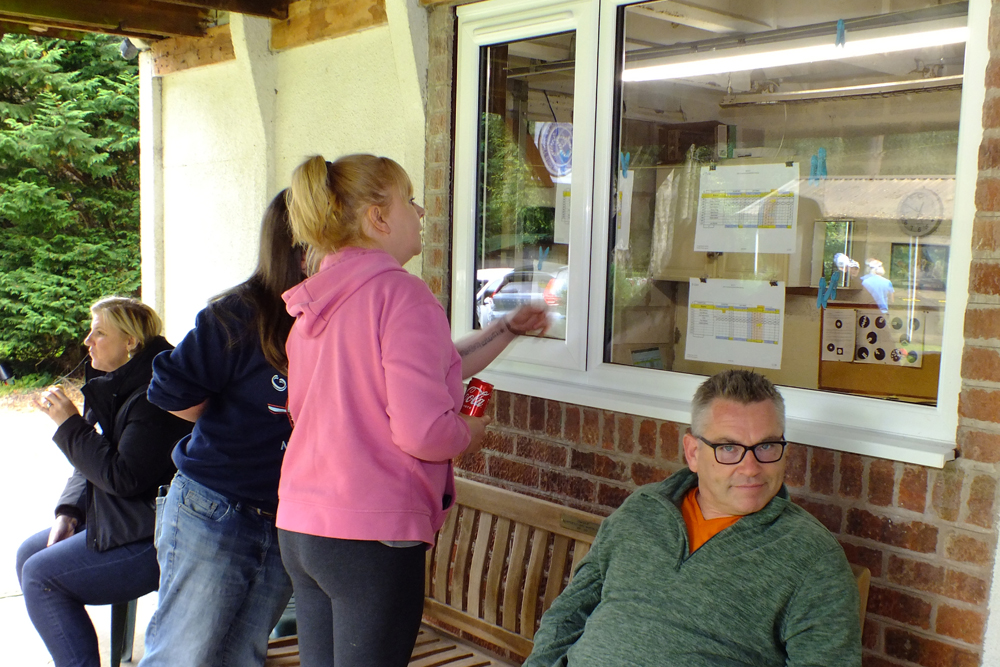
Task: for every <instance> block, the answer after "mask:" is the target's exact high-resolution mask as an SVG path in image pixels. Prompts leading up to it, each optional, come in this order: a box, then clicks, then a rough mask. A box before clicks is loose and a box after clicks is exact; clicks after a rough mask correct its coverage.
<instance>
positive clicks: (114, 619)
mask: <svg viewBox="0 0 1000 667" xmlns="http://www.w3.org/2000/svg"><path fill="white" fill-rule="evenodd" d="M137 603H138V600H129V601H128V602H119V603H117V604H113V605H111V667H119V666H120V665H121V662H122V660H124V661H125V662H131V660H132V644H133V643H134V642H135V608H136V605H137Z"/></svg>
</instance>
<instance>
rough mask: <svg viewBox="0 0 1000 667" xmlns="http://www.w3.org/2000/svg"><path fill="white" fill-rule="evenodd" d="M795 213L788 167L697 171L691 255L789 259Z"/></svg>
mask: <svg viewBox="0 0 1000 667" xmlns="http://www.w3.org/2000/svg"><path fill="white" fill-rule="evenodd" d="M798 210H799V167H798V164H796V163H794V162H793V163H780V164H754V165H734V166H723V165H718V166H710V167H702V168H701V178H700V180H699V185H698V221H697V225H696V227H695V234H694V250H695V252H752V253H773V254H786V255H787V254H791V253H792V252H793V251H794V250H795V221H796V218H797V217H798Z"/></svg>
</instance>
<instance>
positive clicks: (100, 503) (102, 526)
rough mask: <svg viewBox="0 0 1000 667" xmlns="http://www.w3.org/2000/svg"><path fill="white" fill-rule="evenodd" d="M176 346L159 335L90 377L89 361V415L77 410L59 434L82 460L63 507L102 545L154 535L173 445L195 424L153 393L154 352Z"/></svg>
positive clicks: (93, 543)
mask: <svg viewBox="0 0 1000 667" xmlns="http://www.w3.org/2000/svg"><path fill="white" fill-rule="evenodd" d="M169 349H172V346H171V345H170V343H168V342H167V341H166V340H165V339H164V338H163V337H157V338H155V339H153V340H152V341H150V342H149V343H148V344H147V345H146V346H145V347H143V349H142V351H141V352H139V354H137V355H136V356H135V357H133V358H132V359H130V360H129V361H128V363H126V364H125V365H124V366H122V367H121V368H117V369H115V370H114V371H112V372H111V373H107V374H103V375H99V376H97V377H94V378H93V379H89V377H90V375H91V374H92V373H91V372H90V370H91V369H90V368H89V367H88V381H87V383H86V384H85V385H84V386H83V389H82V391H83V397H84V416H83V417H81V416H80V415H74V416H72V417H70V418H69V419H67V420H66V421H65V422H63V423H62V424H61V425H60V426H59V428H58V429H56V433H55V435H54V436H52V440H53V441H55V443H56V445H58V446H59V449H61V450H62V451H63V453H64V454H65V455H66V458H68V459H69V461H70V463H72V464H73V467H74V468H75V471H74V473H73V476H72V477H70V479H69V482H68V483H67V484H66V488H65V489H64V490H63V494H62V496H61V497H60V498H59V505H58V506H57V507H56V514H57V515H58V514H66V515H68V516H72V517H74V518H76V519H77V521H79V522H80V523H81V524H82V523H85V524H86V528H87V546H88V547H89V548H91V549H93V550H95V551H105V550H107V549H111V548H112V547H117V546H121V545H123V544H128V543H129V542H135V541H136V540H141V539H145V538H149V537H151V536H152V535H153V524H154V521H155V506H156V490H157V488H158V487H159V486H160V485H161V484H169V483H170V479H171V477H172V476H173V474H174V464H173V462H172V461H171V460H170V452H171V450H172V449H173V447H174V444H175V443H176V442H177V441H178V440H179V439H180V438H181V437H183V436H184V435H186V434H187V433H189V432H190V431H191V426H192V425H191V423H190V422H187V421H185V420H183V419H180V418H179V417H175V416H173V415H171V414H170V413H168V412H165V411H163V410H161V409H160V408H157V407H155V406H153V405H151V404H150V403H149V402H148V401H147V400H146V388H147V387H148V386H149V380H150V378H151V377H152V373H153V371H152V366H153V357H155V356H156V355H157V354H159V353H160V352H163V351H164V350H169ZM94 374H95V375H96V373H94Z"/></svg>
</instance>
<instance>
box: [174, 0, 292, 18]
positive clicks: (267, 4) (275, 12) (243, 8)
mask: <svg viewBox="0 0 1000 667" xmlns="http://www.w3.org/2000/svg"><path fill="white" fill-rule="evenodd" d="M159 2H160V3H162V4H165V5H181V6H184V7H202V8H204V9H215V10H218V11H223V12H235V13H237V14H247V15H249V16H263V17H265V18H269V19H287V18H288V3H289V2H291V0H159Z"/></svg>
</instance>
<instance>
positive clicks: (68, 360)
mask: <svg viewBox="0 0 1000 667" xmlns="http://www.w3.org/2000/svg"><path fill="white" fill-rule="evenodd" d="M138 81H139V79H138V71H137V67H136V65H135V64H134V62H133V63H130V62H128V61H125V60H124V59H122V58H121V56H120V55H119V54H118V40H117V39H115V38H112V37H108V36H104V35H89V36H87V37H85V38H84V39H83V40H82V41H80V42H67V41H62V40H57V39H42V38H37V37H30V36H21V35H10V34H8V35H5V36H4V37H3V38H2V39H0V357H6V358H11V359H15V360H19V361H21V362H36V363H37V362H39V361H41V360H46V359H55V358H61V359H62V362H63V363H65V364H74V363H75V362H76V361H77V360H78V359H79V358H80V357H81V355H82V350H81V347H80V342H81V341H82V340H83V337H84V336H85V335H86V331H87V328H88V326H89V321H90V314H89V310H88V309H89V306H90V304H91V303H93V302H94V301H96V300H97V299H98V298H100V297H101V296H104V295H107V294H123V295H133V294H136V293H137V292H138V290H139V164H138V159H139V130H138V127H139V122H138V119H139V95H138V92H139V91H138V88H139V83H138Z"/></svg>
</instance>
